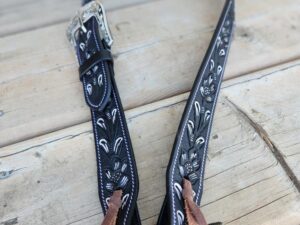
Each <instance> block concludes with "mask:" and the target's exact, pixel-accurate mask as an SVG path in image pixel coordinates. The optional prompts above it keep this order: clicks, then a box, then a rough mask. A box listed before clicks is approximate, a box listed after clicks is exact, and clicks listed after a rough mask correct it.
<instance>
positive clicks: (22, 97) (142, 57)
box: [0, 0, 300, 146]
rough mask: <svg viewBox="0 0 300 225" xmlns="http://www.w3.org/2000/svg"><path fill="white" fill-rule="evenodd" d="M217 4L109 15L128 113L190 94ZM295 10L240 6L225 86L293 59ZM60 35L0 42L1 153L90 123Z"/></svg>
mask: <svg viewBox="0 0 300 225" xmlns="http://www.w3.org/2000/svg"><path fill="white" fill-rule="evenodd" d="M222 3H223V2H222V1H209V0H203V1H198V0H188V1H179V0H165V1H156V2H150V3H147V4H142V5H138V6H133V7H129V8H126V9H120V10H117V11H113V12H110V13H108V19H109V23H110V25H111V29H112V32H113V34H114V37H115V45H114V47H113V52H114V55H115V70H116V79H117V83H118V86H119V89H120V92H121V96H122V100H123V103H124V106H125V108H126V109H129V108H134V107H137V106H140V105H144V104H146V103H150V102H154V101H157V100H160V99H164V98H166V97H170V96H174V95H177V94H180V93H184V92H186V91H189V90H190V88H191V85H192V83H193V80H194V77H195V75H196V73H197V70H198V68H199V65H200V62H201V59H202V57H203V55H204V53H205V51H206V48H207V46H208V44H209V41H210V38H211V35H212V32H213V29H214V26H215V24H216V22H217V19H218V16H219V13H220V11H221V8H222V6H223V5H222ZM267 5H272V8H271V9H270V10H267V11H266V6H267ZM299 7H300V5H299V4H298V1H297V0H288V1H284V2H283V1H280V0H268V1H263V2H262V1H259V0H255V1H247V0H240V1H237V27H236V34H235V40H234V42H233V45H232V51H231V53H230V59H229V62H228V67H227V68H228V69H227V72H226V74H225V79H228V78H232V77H235V76H238V75H243V74H245V73H247V72H249V71H254V70H259V69H261V68H264V67H268V66H271V65H274V64H278V63H280V62H283V61H287V60H290V59H292V58H294V57H298V56H299V53H300V52H299V51H300V50H299V49H300V47H299V38H300V32H299V27H298V23H297V21H299V13H298V12H299ZM195 9H197V10H195ZM279 12H280V13H279ZM270 21H276V22H274V25H273V26H270ZM65 28H66V24H65V23H64V24H60V25H54V26H50V27H46V28H42V29H38V30H34V31H30V32H25V33H22V34H19V35H13V36H9V37H6V38H1V39H0V45H1V54H0V59H1V60H0V68H1V69H0V103H1V106H0V107H1V108H0V111H1V112H2V113H1V115H2V116H1V117H0V127H1V130H0V146H5V145H8V144H11V143H15V142H18V141H21V140H25V139H28V138H32V137H34V136H37V135H42V134H45V133H48V132H52V131H55V130H58V129H62V128H65V127H68V126H72V125H74V124H79V123H82V122H86V121H88V120H89V118H90V115H89V112H88V108H87V107H86V105H85V103H84V100H83V96H82V90H81V84H80V82H79V80H78V72H77V67H78V66H77V63H76V59H75V57H74V55H73V52H72V50H71V49H70V48H69V47H68V43H67V41H66V38H65ZM275 34H276V35H275Z"/></svg>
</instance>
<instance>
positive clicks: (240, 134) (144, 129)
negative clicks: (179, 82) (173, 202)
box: [0, 94, 300, 225]
mask: <svg viewBox="0 0 300 225" xmlns="http://www.w3.org/2000/svg"><path fill="white" fill-rule="evenodd" d="M221 95H222V96H221V99H220V101H219V104H218V106H217V110H216V115H215V121H214V125H213V130H212V139H211V142H210V146H209V156H208V157H209V159H208V161H207V171H206V176H205V186H204V187H205V188H204V198H203V201H202V209H203V212H204V214H205V215H206V217H207V219H208V221H209V222H212V221H218V220H222V221H224V222H225V224H230V225H240V224H243V225H253V224H257V225H262V224H263V225H267V224H270V225H271V224H272V225H274V224H278V225H279V224H280V225H282V224H285V225H298V224H299V220H300V214H299V212H300V202H299V193H298V192H297V190H296V189H295V187H294V186H293V184H292V183H291V182H290V179H289V178H288V177H287V176H286V174H285V172H284V171H283V169H282V168H281V166H280V164H278V163H277V161H276V159H275V158H274V156H273V154H272V153H271V151H270V149H269V148H268V147H267V145H266V144H265V142H264V141H263V140H262V139H261V138H260V136H259V135H258V134H257V133H256V131H255V129H254V128H253V127H252V126H251V125H250V124H249V123H247V120H245V119H244V117H243V116H242V115H240V114H239V113H238V112H236V110H235V108H234V107H233V106H232V105H231V103H230V102H228V101H227V100H226V99H224V97H223V94H221ZM186 98H187V94H183V95H179V96H175V97H173V98H170V99H166V100H163V101H159V102H156V103H153V104H150V105H146V106H143V107H140V108H136V109H133V110H129V111H127V112H126V117H127V118H128V124H129V129H130V133H131V137H132V142H133V147H134V150H135V156H136V160H137V166H138V171H139V178H140V193H139V200H138V205H139V209H140V213H141V217H142V220H143V224H146V225H153V224H155V223H156V220H157V216H158V213H159V210H160V207H161V205H162V201H163V198H164V194H165V172H166V166H167V163H168V160H169V156H170V152H171V149H172V145H173V141H174V138H175V133H176V130H177V127H178V123H179V120H180V117H181V114H182V111H183V107H184V105H185V100H186ZM95 162H96V160H95V152H94V144H93V134H92V132H91V124H90V123H84V124H81V125H77V126H73V127H70V128H67V129H64V130H60V131H57V132H54V133H50V134H48V135H45V136H41V137H37V138H34V139H32V140H28V141H25V142H20V143H17V144H15V145H12V146H8V147H5V148H2V150H1V151H0V171H9V170H14V169H16V170H17V171H15V172H13V173H12V174H11V175H10V176H8V177H7V178H6V179H3V180H0V185H1V189H0V223H1V222H2V223H5V221H9V220H11V221H13V220H15V221H16V220H17V221H18V224H22V225H32V224H35V225H45V224H46V225H64V224H72V225H74V224H76V225H81V224H82V225H83V224H84V225H87V224H88V225H98V224H99V223H100V222H101V220H102V218H103V215H102V213H101V209H100V204H99V202H98V195H97V180H96V179H97V178H96V164H95Z"/></svg>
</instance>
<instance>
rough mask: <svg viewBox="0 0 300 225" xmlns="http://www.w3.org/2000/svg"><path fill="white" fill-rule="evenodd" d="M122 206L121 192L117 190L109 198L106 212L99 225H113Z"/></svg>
mask: <svg viewBox="0 0 300 225" xmlns="http://www.w3.org/2000/svg"><path fill="white" fill-rule="evenodd" d="M121 205H122V191H121V190H117V191H115V192H114V193H113V195H112V196H111V197H110V200H109V203H108V210H107V212H106V215H105V217H104V220H103V222H102V224H101V225H115V224H116V221H117V217H118V212H119V209H120V207H121Z"/></svg>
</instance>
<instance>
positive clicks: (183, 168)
mask: <svg viewBox="0 0 300 225" xmlns="http://www.w3.org/2000/svg"><path fill="white" fill-rule="evenodd" d="M233 26H234V0H226V3H225V6H224V9H223V11H222V14H221V17H220V19H219V22H218V25H217V27H216V30H215V32H214V35H213V38H212V40H211V43H210V45H209V48H208V50H207V52H206V55H205V57H204V60H203V62H202V65H201V67H200V70H199V72H198V75H197V77H196V80H195V82H194V85H193V88H192V90H191V93H190V96H189V99H188V101H187V104H186V107H185V110H184V113H183V116H182V119H181V123H180V126H179V129H178V131H177V135H176V139H175V143H174V146H173V151H172V154H171V158H170V162H169V165H168V169H167V181H166V183H167V194H166V197H165V200H164V204H163V207H162V209H161V213H160V216H159V219H158V223H157V224H158V225H183V224H186V223H187V218H186V212H185V207H184V204H185V203H184V200H183V196H182V190H183V179H186V180H188V181H190V182H191V184H192V189H193V192H194V196H193V200H194V202H195V203H196V204H197V205H198V206H199V205H200V201H201V196H202V191H203V177H204V175H203V174H204V168H205V160H206V155H207V148H208V141H209V136H210V131H211V125H212V121H213V115H214V111H215V106H216V102H217V98H218V94H219V90H220V86H221V82H222V77H223V74H224V69H225V64H226V60H227V56H228V52H229V47H230V43H231V39H232V33H233Z"/></svg>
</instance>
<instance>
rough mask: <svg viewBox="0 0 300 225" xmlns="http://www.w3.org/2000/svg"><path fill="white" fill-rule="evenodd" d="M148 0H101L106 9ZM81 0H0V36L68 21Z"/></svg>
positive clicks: (114, 8) (109, 9)
mask: <svg viewBox="0 0 300 225" xmlns="http://www.w3.org/2000/svg"><path fill="white" fill-rule="evenodd" d="M147 1H150V0H102V1H101V3H102V4H104V5H105V8H106V9H107V10H108V11H111V10H116V9H119V8H123V7H128V6H131V5H134V4H139V3H144V2H147ZM80 4H81V0H64V1H60V0H39V1H31V0H0V15H2V16H1V20H0V27H1V30H0V37H3V36H8V35H12V34H16V33H20V32H24V31H27V30H33V29H38V28H40V27H43V26H49V25H53V24H56V23H61V22H64V21H68V20H69V19H70V18H71V17H73V16H74V15H75V13H76V11H77V10H78V9H79V8H80V7H81V6H80Z"/></svg>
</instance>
